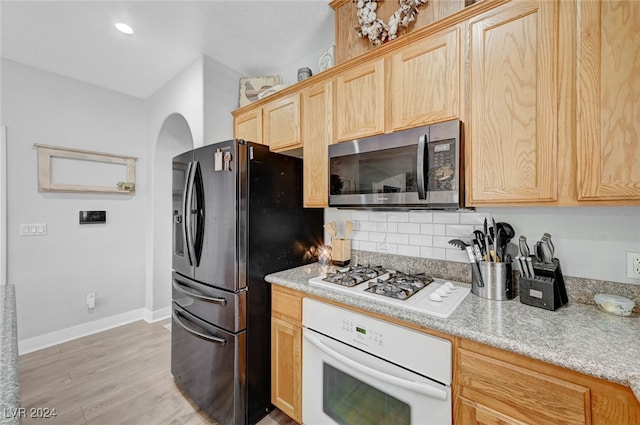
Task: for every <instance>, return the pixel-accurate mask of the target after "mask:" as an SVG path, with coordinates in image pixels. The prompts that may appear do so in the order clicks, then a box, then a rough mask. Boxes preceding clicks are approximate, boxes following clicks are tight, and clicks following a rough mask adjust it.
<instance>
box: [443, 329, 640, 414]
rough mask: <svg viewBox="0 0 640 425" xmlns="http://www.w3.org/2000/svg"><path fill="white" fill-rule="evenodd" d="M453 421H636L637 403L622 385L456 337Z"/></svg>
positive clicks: (638, 412)
mask: <svg viewBox="0 0 640 425" xmlns="http://www.w3.org/2000/svg"><path fill="white" fill-rule="evenodd" d="M455 361H456V363H455V364H456V368H455V374H454V397H455V399H454V422H455V423H456V424H464V425H467V424H483V425H485V424H486V425H497V424H535V425H547V424H548V425H555V424H590V425H605V424H606V425H613V424H626V425H638V424H640V403H638V401H637V400H636V399H635V397H634V395H633V393H632V391H631V390H630V389H629V388H627V387H623V386H622V385H618V384H614V383H611V382H608V381H603V380H601V379H597V378H593V377H590V376H587V375H583V374H581V373H578V372H574V371H571V370H568V369H565V368H561V367H558V366H554V365H551V364H548V363H544V362H541V361H538V360H534V359H531V358H528V357H525V356H521V355H518V354H514V353H511V352H507V351H504V350H499V349H496V348H493V347H488V346H486V345H483V344H479V343H476V342H472V341H468V340H462V339H461V340H460V341H459V344H458V349H457V351H456V359H455Z"/></svg>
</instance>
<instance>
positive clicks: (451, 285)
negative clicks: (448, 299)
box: [444, 281, 456, 291]
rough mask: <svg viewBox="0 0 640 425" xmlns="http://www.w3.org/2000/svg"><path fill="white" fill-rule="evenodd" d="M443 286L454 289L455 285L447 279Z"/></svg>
mask: <svg viewBox="0 0 640 425" xmlns="http://www.w3.org/2000/svg"><path fill="white" fill-rule="evenodd" d="M444 287H445V288H447V289H451V290H452V291H453V290H454V289H456V287H455V285H454V284H453V283H451V282H449V281H447V282H445V283H444Z"/></svg>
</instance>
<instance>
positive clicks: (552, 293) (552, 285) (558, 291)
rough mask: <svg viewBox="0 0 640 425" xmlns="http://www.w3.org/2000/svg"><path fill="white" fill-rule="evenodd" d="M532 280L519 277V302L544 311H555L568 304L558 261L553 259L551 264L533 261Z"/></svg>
mask: <svg viewBox="0 0 640 425" xmlns="http://www.w3.org/2000/svg"><path fill="white" fill-rule="evenodd" d="M533 270H534V272H535V276H534V277H533V278H529V277H524V276H520V283H519V293H520V302H521V303H523V304H528V305H532V306H534V307H540V308H544V309H546V310H557V309H558V308H560V307H562V306H563V305H565V304H567V303H568V302H569V299H568V297H567V289H566V287H565V285H564V278H563V277H562V270H561V268H560V260H558V259H557V258H554V259H553V264H544V263H540V262H537V261H535V259H534V261H533Z"/></svg>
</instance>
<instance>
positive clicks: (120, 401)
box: [20, 320, 294, 425]
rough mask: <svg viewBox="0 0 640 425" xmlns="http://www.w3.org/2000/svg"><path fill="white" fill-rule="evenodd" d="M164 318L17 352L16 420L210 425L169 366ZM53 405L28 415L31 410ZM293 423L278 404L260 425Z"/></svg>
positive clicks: (46, 424) (44, 424)
mask: <svg viewBox="0 0 640 425" xmlns="http://www.w3.org/2000/svg"><path fill="white" fill-rule="evenodd" d="M167 323H168V320H167V321H162V322H157V323H153V324H149V323H146V322H144V321H139V322H135V323H131V324H129V325H125V326H121V327H119V328H115V329H111V330H108V331H105V332H101V333H97V334H94V335H90V336H87V337H84V338H79V339H76V340H73V341H70V342H66V343H63V344H60V345H57V346H54V347H50V348H46V349H44V350H40V351H36V352H33V353H29V354H26V355H24V356H21V357H20V387H21V388H20V390H21V401H22V407H23V408H24V409H25V411H26V417H24V418H23V419H22V424H23V425H29V424H38V425H54V424H61V425H74V424H91V425H97V424H104V425H116V424H140V425H153V424H158V425H179V424H184V425H187V424H189V425H196V424H197V425H204V424H216V422H214V421H212V420H211V419H208V418H207V416H206V415H205V414H204V413H203V412H202V411H200V410H199V409H198V408H197V406H195V405H193V404H192V403H190V402H189V401H188V400H187V398H185V396H184V395H183V394H182V392H181V391H180V390H179V389H178V387H177V386H176V385H175V383H174V382H173V377H172V376H171V372H170V359H171V332H170V331H169V330H168V329H167V328H168V326H166V325H167ZM32 408H34V409H41V410H39V411H35V412H45V413H46V409H55V413H56V416H55V417H52V418H30V417H29V416H30V415H29V413H30V409H32ZM285 424H286V425H290V424H294V422H292V421H291V420H290V419H289V418H288V417H287V416H286V415H284V414H283V413H282V412H280V411H278V410H277V409H276V410H274V411H273V412H271V414H270V415H268V416H267V417H265V418H264V419H263V420H261V421H260V422H259V425H285Z"/></svg>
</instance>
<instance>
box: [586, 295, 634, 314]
mask: <svg viewBox="0 0 640 425" xmlns="http://www.w3.org/2000/svg"><path fill="white" fill-rule="evenodd" d="M593 299H594V301H595V302H596V304H597V306H598V308H600V310H602V311H606V312H607V313H611V314H615V315H618V316H630V315H631V312H632V311H633V307H634V306H635V305H636V303H635V302H634V301H633V300H630V299H629V298H625V297H621V296H619V295H612V294H597V295H596V296H595V297H593Z"/></svg>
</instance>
